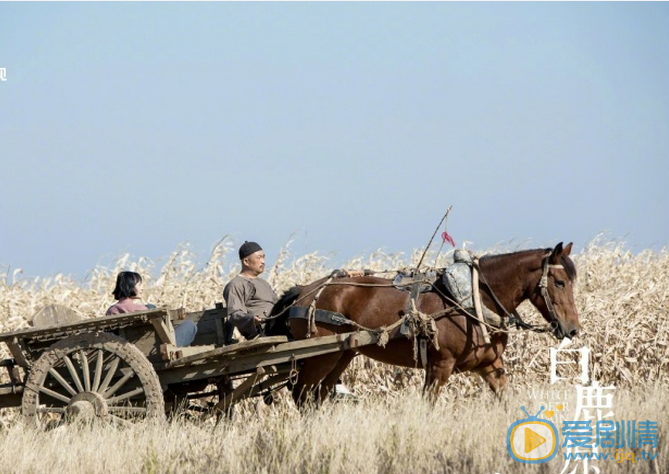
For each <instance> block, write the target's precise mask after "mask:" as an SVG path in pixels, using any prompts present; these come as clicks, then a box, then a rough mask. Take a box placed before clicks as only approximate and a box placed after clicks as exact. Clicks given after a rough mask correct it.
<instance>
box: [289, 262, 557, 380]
mask: <svg viewBox="0 0 669 474" xmlns="http://www.w3.org/2000/svg"><path fill="white" fill-rule="evenodd" d="M471 267H472V289H473V290H474V291H473V293H474V294H473V302H474V309H475V312H476V317H475V318H474V319H475V320H477V321H478V322H479V323H480V325H481V329H482V332H483V337H484V340H485V342H486V343H488V344H489V343H490V336H489V333H488V329H487V326H491V327H493V328H494V329H495V332H500V331H502V332H503V331H505V328H504V326H505V325H504V320H503V318H501V317H499V315H497V314H496V313H494V312H493V311H491V310H489V309H488V308H486V307H485V305H483V302H482V300H481V295H480V292H479V291H478V280H479V279H480V280H481V281H483V283H485V284H486V286H488V289H489V290H490V295H491V297H492V298H493V300H494V301H495V303H496V304H497V305H498V306H499V307H500V308H501V309H502V311H503V312H504V314H505V315H506V316H507V317H508V318H509V324H513V325H515V326H516V328H518V329H527V330H531V331H533V332H548V331H553V330H555V328H556V327H557V325H558V324H559V323H558V321H559V320H558V317H557V313H556V311H555V306H554V305H553V302H552V301H551V299H550V295H549V294H548V271H549V269H550V268H556V269H562V268H564V267H563V266H562V265H555V264H550V263H549V255H547V256H546V258H545V260H544V265H543V273H542V276H541V279H540V280H539V284H538V286H539V289H540V292H541V296H542V297H543V299H544V301H545V303H546V308H547V309H548V314H549V316H550V321H549V323H550V326H549V327H545V326H539V325H533V324H529V323H526V322H525V321H523V319H522V318H521V316H520V315H519V314H518V312H517V311H516V310H514V311H513V312H509V311H508V310H507V309H506V308H505V306H504V305H503V304H502V303H501V301H500V300H499V298H498V297H497V295H495V292H494V291H492V288H491V287H490V285H489V284H488V282H487V281H486V279H485V276H484V275H483V272H482V271H481V268H480V265H479V258H473V259H472V261H471ZM374 273H375V272H373V271H371V270H363V271H360V272H352V271H346V270H335V271H333V272H332V273H331V274H330V276H329V277H328V279H327V280H326V281H325V282H324V283H323V284H322V285H321V286H320V288H319V289H318V290H317V292H316V294H315V295H314V298H313V300H312V301H311V304H310V305H309V306H308V307H304V306H292V307H291V308H290V309H289V313H288V317H289V319H295V318H297V319H306V320H307V325H308V329H307V334H306V337H307V338H309V337H311V335H312V334H317V333H318V329H317V326H316V323H317V322H319V323H324V324H330V325H333V326H353V327H356V328H358V329H365V330H369V328H365V327H363V326H361V325H360V324H358V323H356V322H355V321H353V320H351V319H349V318H347V317H346V316H344V315H343V314H342V313H339V312H336V311H329V310H324V309H319V308H316V304H317V302H318V299H319V297H320V295H321V293H322V292H323V290H324V289H325V288H326V287H327V286H329V285H331V284H333V280H334V279H336V278H343V277H356V276H370V275H373V274H374ZM400 274H401V273H400ZM393 286H395V287H396V288H398V289H400V290H404V291H408V293H409V296H408V299H407V305H406V308H405V311H404V316H403V317H402V318H401V319H399V320H398V321H397V322H396V323H394V324H392V325H391V326H388V327H382V328H378V331H379V333H380V337H379V345H381V346H385V344H386V343H387V341H388V336H389V333H390V332H391V331H392V330H394V329H395V328H397V327H398V326H399V327H400V330H399V332H400V334H402V335H404V336H406V337H408V338H413V340H414V344H413V346H414V360H415V361H416V362H418V357H419V356H420V361H421V363H422V365H423V367H427V361H428V359H427V348H428V341H430V342H432V344H433V345H434V346H435V348H436V349H439V343H438V337H437V336H438V330H437V326H436V319H437V318H438V317H440V316H443V314H444V313H443V312H438V313H435V314H429V315H426V314H424V313H422V312H420V311H419V310H418V299H419V297H420V294H421V293H423V292H425V291H429V290H431V289H432V288H434V284H433V282H432V281H430V279H429V278H427V275H426V274H425V273H417V274H415V275H412V276H411V278H410V280H409V282H408V283H404V282H402V283H401V284H400V285H397V284H394V285H393ZM456 304H457V302H456ZM463 309H465V308H463ZM465 312H467V314H469V312H468V311H467V310H466V309H465ZM491 313H492V315H494V316H492V315H491ZM470 316H471V315H470Z"/></svg>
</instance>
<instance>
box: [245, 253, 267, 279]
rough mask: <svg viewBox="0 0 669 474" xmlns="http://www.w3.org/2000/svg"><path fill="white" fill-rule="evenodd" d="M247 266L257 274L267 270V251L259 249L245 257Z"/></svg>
mask: <svg viewBox="0 0 669 474" xmlns="http://www.w3.org/2000/svg"><path fill="white" fill-rule="evenodd" d="M244 264H245V265H246V268H247V269H248V270H249V271H250V272H251V273H253V274H254V275H255V276H258V275H260V274H261V273H262V272H264V271H265V252H263V251H262V250H258V251H257V252H255V253H252V254H251V255H249V256H248V257H246V258H245V259H244Z"/></svg>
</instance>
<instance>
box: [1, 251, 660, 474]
mask: <svg viewBox="0 0 669 474" xmlns="http://www.w3.org/2000/svg"><path fill="white" fill-rule="evenodd" d="M234 250H235V245H234V242H232V241H231V240H230V239H227V238H225V239H223V240H222V241H221V242H219V243H218V244H217V245H215V246H214V247H213V250H212V251H211V254H210V255H209V258H208V259H207V262H206V263H205V264H204V265H201V264H198V263H196V261H197V259H196V258H195V256H194V255H193V254H192V253H191V252H190V251H189V249H188V247H183V248H180V249H178V250H177V251H175V252H174V253H173V254H172V255H171V256H169V258H167V260H166V261H165V262H162V263H156V262H152V261H150V260H148V259H144V258H138V259H135V258H131V257H130V256H124V257H122V258H119V259H118V260H117V261H116V262H115V263H114V264H113V265H109V266H107V267H97V268H94V269H92V270H91V271H90V273H89V274H88V275H87V276H86V278H85V279H84V281H83V282H82V281H76V280H74V279H72V278H69V277H67V276H64V275H58V276H55V277H46V278H27V277H24V276H23V275H22V274H21V273H20V271H16V272H14V271H10V269H7V268H4V269H0V331H3V332H4V331H8V330H13V329H17V328H21V327H26V326H27V325H28V319H30V316H31V315H32V314H34V313H35V312H37V311H38V310H39V309H40V308H41V307H43V306H45V305H47V304H52V303H59V304H63V305H65V306H68V307H70V308H72V309H74V310H75V311H77V312H79V313H81V314H82V315H84V316H87V317H92V316H98V315H101V314H103V313H104V311H105V309H106V308H107V307H108V306H109V305H110V304H111V303H112V302H113V299H112V297H111V294H110V292H111V289H112V288H113V283H114V279H115V275H116V273H117V272H118V271H120V270H134V271H138V272H140V273H142V274H143V275H145V278H146V282H145V288H147V290H146V293H147V301H148V302H151V303H154V304H156V305H158V306H166V307H184V308H186V309H188V310H200V309H204V308H210V307H212V306H213V305H214V303H215V302H218V301H221V300H222V290H223V286H224V285H225V284H226V283H227V281H229V279H230V278H231V277H232V276H233V275H234V274H235V273H236V272H237V270H238V265H237V262H236V259H235V258H234V256H235V252H234ZM509 250H516V249H509ZM419 256H420V252H419V251H415V252H414V253H413V254H412V255H410V256H406V255H388V254H385V253H383V252H377V253H374V254H372V255H369V256H367V257H360V258H358V259H355V260H353V261H351V262H348V263H347V264H346V265H345V266H346V267H347V268H372V269H376V270H380V269H397V268H400V267H404V266H407V265H411V264H412V263H415V262H416V261H417V258H418V257H419ZM573 258H574V261H575V263H576V265H577V268H578V272H579V278H578V282H577V285H576V294H575V296H576V303H577V307H578V309H579V311H580V318H581V324H582V326H583V333H582V335H581V336H580V337H579V338H578V340H576V341H574V344H573V347H581V346H587V347H588V348H590V350H591V360H590V366H589V372H590V375H591V376H592V377H593V379H594V380H597V381H598V382H599V383H600V385H602V386H610V385H614V386H615V387H616V390H615V398H614V400H615V402H614V403H615V404H614V410H613V411H614V412H615V417H614V418H615V419H616V420H621V419H626V420H630V419H638V420H641V419H643V420H654V421H657V422H658V430H659V435H658V438H659V446H658V448H657V452H658V453H659V457H658V458H657V459H656V460H655V461H653V462H647V461H646V462H636V463H634V464H633V465H630V463H627V464H619V463H615V462H608V463H605V462H604V461H600V462H599V468H600V470H601V472H602V473H606V472H669V442H667V434H669V415H667V413H668V409H669V397H667V396H666V392H667V390H668V389H669V331H668V330H669V322H668V320H667V319H668V318H667V314H668V312H669V311H668V310H669V307H668V301H669V298H668V296H669V251H668V250H667V249H664V250H662V251H659V252H656V251H650V250H647V251H643V252H640V253H632V252H630V251H629V250H627V249H626V247H625V245H624V243H619V242H608V241H603V240H601V239H598V240H595V241H593V242H592V243H591V244H590V245H589V246H588V247H587V248H585V249H581V251H580V252H578V253H577V254H576V255H574V256H573ZM431 259H432V261H434V256H431ZM446 259H447V256H442V257H441V258H440V259H439V260H438V262H437V265H438V266H439V265H442V264H443V263H444V262H445V261H446ZM331 270H332V268H330V267H329V266H328V259H327V258H326V257H325V256H323V255H320V254H318V253H314V254H309V255H305V256H299V257H295V256H293V255H291V252H290V247H289V246H286V247H285V248H284V249H283V250H282V252H281V253H280V255H279V257H278V259H277V261H276V262H275V263H274V264H273V265H272V264H271V262H270V265H269V270H268V272H267V275H265V276H266V277H267V278H268V280H269V281H270V283H272V284H273V285H274V287H275V288H276V289H277V291H282V290H284V289H287V288H288V287H290V286H291V285H293V284H296V283H306V282H309V281H313V280H315V279H316V278H319V277H321V276H323V275H326V274H328V273H329V272H330V271H331ZM521 313H522V314H523V315H524V316H525V318H526V320H529V321H531V322H535V323H539V322H540V321H539V316H538V314H537V313H536V312H535V311H534V310H532V309H531V308H529V307H522V308H521ZM550 347H557V343H556V341H555V340H554V339H552V338H551V336H548V335H542V334H534V333H526V332H518V333H514V334H512V336H511V339H510V344H509V347H508V349H507V352H506V354H505V359H506V364H507V369H508V373H509V378H510V385H511V387H512V388H511V390H510V394H509V397H508V399H507V400H506V401H505V402H504V403H498V402H496V401H494V400H492V399H491V398H490V396H489V394H488V393H487V392H486V390H485V389H484V388H483V386H482V384H481V383H480V381H479V380H478V379H477V378H476V377H474V376H470V375H456V376H454V377H453V378H452V379H451V381H450V383H449V384H448V386H447V387H446V389H445V390H444V391H443V393H442V396H441V398H440V400H439V401H438V403H437V405H436V407H430V406H426V405H425V404H424V403H423V401H422V400H421V399H420V396H419V392H420V385H421V383H422V373H421V372H420V371H416V370H411V369H397V368H394V367H388V366H384V365H381V364H378V363H375V362H371V361H369V360H366V359H364V358H362V357H360V358H357V359H356V360H354V362H353V364H352V366H351V367H350V368H349V370H348V371H347V373H346V374H345V377H344V379H345V382H346V383H347V384H348V386H349V388H351V389H352V390H354V391H355V392H356V394H358V396H359V397H360V403H358V404H355V405H344V404H330V405H329V406H326V407H325V408H324V409H323V410H321V411H320V412H319V413H316V414H313V415H309V416H302V415H300V414H298V413H297V411H296V410H295V409H294V407H293V406H292V404H291V402H289V401H288V400H287V398H286V397H282V399H281V400H279V403H276V404H275V405H273V406H272V407H266V406H264V405H263V404H262V403H258V402H256V401H248V402H245V403H244V404H242V406H241V407H240V410H238V412H237V414H236V417H235V419H234V420H232V421H231V422H229V423H227V424H226V425H225V426H218V427H216V426H214V425H213V423H212V422H211V421H204V422H197V423H194V422H185V421H182V422H174V423H172V424H170V425H169V426H168V427H164V426H152V425H142V426H137V427H136V428H131V429H125V430H122V429H115V428H110V427H92V428H91V427H87V428H81V427H75V426H68V427H62V428H58V429H57V430H53V431H50V432H46V433H45V432H38V431H35V430H31V429H28V428H27V427H24V426H22V425H21V424H20V423H15V422H10V421H9V420H11V418H13V416H12V413H9V414H5V415H4V419H5V427H4V428H0V459H2V461H0V463H1V464H0V472H61V471H68V472H73V473H79V472H82V473H83V472H119V471H121V472H138V473H139V472H337V473H344V472H384V473H385V472H407V471H419V472H482V473H484V472H485V473H494V472H500V473H507V472H560V469H561V468H562V463H561V462H560V461H558V460H554V461H551V463H549V464H546V465H540V466H523V465H522V464H520V463H517V462H515V461H513V460H512V459H511V458H510V457H509V455H508V454H507V452H506V432H507V429H508V427H509V425H510V424H511V423H512V422H513V421H515V420H517V419H520V418H523V417H524V414H523V413H522V411H521V410H520V406H521V405H523V404H524V405H525V406H527V408H528V411H530V412H536V411H537V410H538V409H539V406H540V405H542V404H543V405H546V406H547V408H549V407H551V406H552V405H555V403H556V401H557V400H556V398H558V397H559V396H560V394H563V395H562V396H564V397H565V398H569V397H571V393H572V392H573V382H570V383H571V385H569V386H568V387H569V390H567V389H566V388H565V387H567V386H566V385H563V386H558V385H550V380H549V369H550V360H549V348H550ZM7 356H8V354H7V352H6V350H5V348H4V347H3V348H1V349H0V357H2V358H4V357H7ZM573 372H574V373H573V374H572V375H574V374H576V370H575V369H574V370H573ZM560 383H562V384H564V383H565V382H560ZM557 389H562V391H560V390H557ZM537 393H538V394H539V396H537ZM556 393H557V395H556ZM537 398H538V399H537ZM563 402H564V404H565V406H567V407H573V406H575V403H576V401H575V400H574V399H573V398H570V399H568V400H563ZM530 407H531V408H530ZM578 472H582V471H578Z"/></svg>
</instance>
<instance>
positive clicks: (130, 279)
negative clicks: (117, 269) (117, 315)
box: [112, 272, 142, 300]
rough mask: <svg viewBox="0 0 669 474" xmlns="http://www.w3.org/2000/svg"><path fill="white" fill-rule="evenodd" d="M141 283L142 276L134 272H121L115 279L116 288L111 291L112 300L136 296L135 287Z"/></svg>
mask: <svg viewBox="0 0 669 474" xmlns="http://www.w3.org/2000/svg"><path fill="white" fill-rule="evenodd" d="M140 281H142V276H141V275H140V274H139V273H135V272H121V273H119V274H118V276H117V277H116V288H114V291H112V294H113V295H114V298H116V299H117V300H120V299H121V298H134V297H135V296H137V292H136V291H135V286H136V285H137V283H139V282H140Z"/></svg>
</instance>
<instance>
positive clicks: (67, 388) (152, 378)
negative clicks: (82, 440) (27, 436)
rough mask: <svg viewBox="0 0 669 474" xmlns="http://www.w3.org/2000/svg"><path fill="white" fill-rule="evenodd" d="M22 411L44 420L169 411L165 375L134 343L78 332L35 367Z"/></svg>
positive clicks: (122, 418) (123, 418)
mask: <svg viewBox="0 0 669 474" xmlns="http://www.w3.org/2000/svg"><path fill="white" fill-rule="evenodd" d="M21 412H22V414H23V415H24V417H26V418H27V419H28V420H31V421H35V422H37V423H38V424H42V423H44V422H47V423H54V422H61V421H71V420H74V419H83V420H94V419H101V420H108V421H111V422H119V423H120V424H125V423H127V422H128V421H132V420H136V419H147V418H162V417H164V416H165V404H164V400H163V391H162V389H161V386H160V380H159V379H158V375H157V374H156V371H155V370H154V369H153V366H152V365H151V363H150V362H149V361H148V360H147V359H146V357H145V356H144V354H142V353H141V352H140V350H139V349H137V347H135V346H134V345H133V344H132V343H130V342H128V341H126V340H124V339H121V338H119V337H117V336H114V335H113V334H108V333H97V334H92V333H86V334H78V335H75V336H71V337H68V338H66V339H63V340H61V341H58V342H57V343H55V344H54V345H52V346H51V347H49V348H48V349H47V350H46V351H45V352H44V353H43V354H42V355H41V357H40V358H39V359H38V360H37V362H36V363H35V365H34V366H33V368H32V369H31V370H30V374H29V376H28V379H27V380H26V384H25V389H24V392H23V399H22V404H21Z"/></svg>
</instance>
